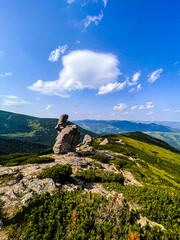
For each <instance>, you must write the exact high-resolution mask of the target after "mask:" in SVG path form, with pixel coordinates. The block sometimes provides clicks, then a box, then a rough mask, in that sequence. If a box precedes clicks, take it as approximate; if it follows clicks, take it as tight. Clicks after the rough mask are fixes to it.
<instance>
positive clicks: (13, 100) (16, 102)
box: [1, 95, 29, 106]
mask: <svg viewBox="0 0 180 240" xmlns="http://www.w3.org/2000/svg"><path fill="white" fill-rule="evenodd" d="M1 97H3V101H2V104H3V105H4V106H21V105H25V104H28V103H29V102H26V101H24V100H22V99H20V98H19V97H17V96H13V95H9V96H6V95H1Z"/></svg>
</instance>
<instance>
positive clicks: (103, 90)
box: [98, 81, 127, 95]
mask: <svg viewBox="0 0 180 240" xmlns="http://www.w3.org/2000/svg"><path fill="white" fill-rule="evenodd" d="M126 84H127V82H126V81H124V82H122V83H118V82H115V83H108V84H106V85H103V86H101V87H100V88H99V91H98V94H99V95H103V94H107V93H110V92H113V91H115V90H116V91H120V90H123V89H124V88H125V86H126Z"/></svg>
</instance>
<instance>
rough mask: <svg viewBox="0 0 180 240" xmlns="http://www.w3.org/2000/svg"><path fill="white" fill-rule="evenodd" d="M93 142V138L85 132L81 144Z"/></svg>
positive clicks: (89, 144)
mask: <svg viewBox="0 0 180 240" xmlns="http://www.w3.org/2000/svg"><path fill="white" fill-rule="evenodd" d="M92 143H93V139H92V137H91V136H90V135H88V134H86V135H85V136H84V139H83V145H88V146H91V145H92Z"/></svg>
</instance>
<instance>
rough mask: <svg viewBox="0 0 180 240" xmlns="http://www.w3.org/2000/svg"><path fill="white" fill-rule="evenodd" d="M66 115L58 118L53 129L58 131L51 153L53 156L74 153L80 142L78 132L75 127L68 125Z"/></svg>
mask: <svg viewBox="0 0 180 240" xmlns="http://www.w3.org/2000/svg"><path fill="white" fill-rule="evenodd" d="M67 119H68V115H66V114H64V115H62V116H61V117H60V118H59V121H58V124H57V126H56V127H55V128H56V129H57V130H58V136H57V138H56V143H55V144H54V147H53V151H54V153H55V154H59V153H68V152H74V151H75V147H76V146H77V145H78V143H79V140H80V132H79V131H78V127H77V125H75V124H74V125H68V123H67Z"/></svg>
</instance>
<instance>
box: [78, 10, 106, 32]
mask: <svg viewBox="0 0 180 240" xmlns="http://www.w3.org/2000/svg"><path fill="white" fill-rule="evenodd" d="M102 18H103V11H102V10H101V12H100V14H99V15H98V16H91V15H87V17H86V18H85V19H84V20H83V22H84V26H85V28H87V27H89V25H90V24H91V23H94V24H95V25H98V23H99V22H101V20H102Z"/></svg>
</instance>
